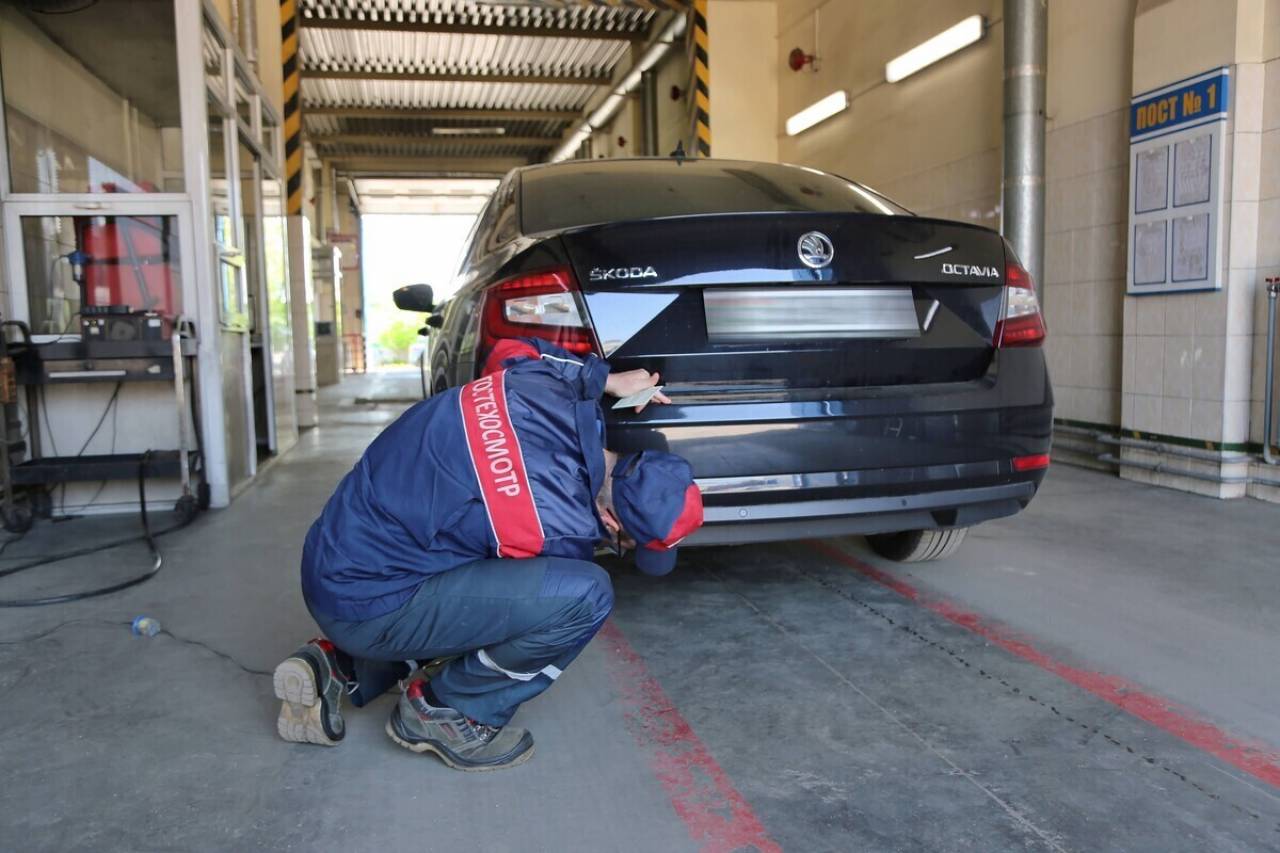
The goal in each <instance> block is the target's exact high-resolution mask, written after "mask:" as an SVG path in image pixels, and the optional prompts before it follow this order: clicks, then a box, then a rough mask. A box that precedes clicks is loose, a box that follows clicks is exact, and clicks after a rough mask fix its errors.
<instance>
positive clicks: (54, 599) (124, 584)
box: [0, 451, 196, 607]
mask: <svg viewBox="0 0 1280 853" xmlns="http://www.w3.org/2000/svg"><path fill="white" fill-rule="evenodd" d="M150 461H151V451H147V452H145V453H143V454H142V458H141V459H140V460H139V461H138V504H139V506H140V508H141V516H142V533H141V534H140V535H138V536H132V537H129V538H127V539H118V540H115V541H113V542H104V543H102V544H101V545H94V546H91V547H87V548H78V549H76V550H74V551H67V552H64V553H62V554H54V555H53V556H51V557H44V558H41V559H39V560H32V561H31V562H28V563H23V564H21V565H18V566H11V567H10V568H7V569H4V570H2V571H0V577H7V576H9V575H15V574H17V573H19V572H24V571H26V570H28V569H34V568H35V567H37V566H44V565H48V564H49V563H56V562H60V561H62V560H69V559H71V558H72V557H81V556H86V555H88V554H96V553H98V552H100V551H106V550H108V549H110V548H116V547H118V546H120V545H126V544H129V543H131V542H138V541H145V542H146V543H147V547H148V548H149V549H150V550H151V555H152V557H153V558H154V562H153V563H152V565H151V568H150V569H148V570H147V571H145V572H143V573H142V574H140V575H136V576H134V577H132V578H128V579H127V580H123V581H120V582H118V583H114V584H111V585H109V586H103V587H97V588H95V589H87V590H83V591H80V592H70V593H66V594H63V595H50V596H44V597H42V598H6V599H0V607H44V606H46V605H49V604H66V603H67V602H71V601H83V600H84V599H86V598H96V597H98V596H100V595H108V594H110V593H113V592H120V591H121V590H124V589H129V588H130V587H134V586H137V585H138V584H140V583H144V582H146V581H149V580H151V578H153V577H155V576H156V574H157V573H158V572H159V571H160V569H161V567H162V566H163V565H164V557H163V556H162V555H161V553H160V546H159V545H158V544H156V536H163V535H164V534H166V533H172V532H174V531H175V530H180V529H182V528H183V527H186V526H187V525H188V524H190V523H191V522H192V521H193V520H194V519H195V516H196V513H195V509H194V507H193V506H186V507H184V517H183V519H182V521H180V522H178V523H177V524H175V525H173V526H172V527H168V528H166V529H164V530H162V531H160V532H159V533H152V531H151V522H150V519H149V518H148V517H147V486H146V473H147V463H148V462H150ZM183 500H184V501H188V502H189V501H190V498H189V497H185V496H184V498H183Z"/></svg>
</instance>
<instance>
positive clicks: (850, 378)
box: [562, 213, 1005, 397]
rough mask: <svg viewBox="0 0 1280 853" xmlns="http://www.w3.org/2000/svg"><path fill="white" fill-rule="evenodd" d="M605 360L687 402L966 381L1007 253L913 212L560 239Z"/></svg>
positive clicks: (588, 232)
mask: <svg viewBox="0 0 1280 853" xmlns="http://www.w3.org/2000/svg"><path fill="white" fill-rule="evenodd" d="M562 240H563V241H564V245H565V247H566V250H567V253H568V255H569V258H570V259H571V262H572V264H573V267H574V273H575V276H576V278H577V280H578V282H579V284H580V286H581V288H582V291H583V296H584V299H585V301H586V304H587V308H588V312H589V313H590V315H591V321H592V324H593V326H594V328H595V331H596V336H597V338H598V340H599V341H600V344H601V347H602V349H603V350H604V354H605V355H606V356H607V357H608V358H609V359H610V362H611V363H612V364H613V365H614V367H615V369H629V368H631V367H641V366H642V367H645V368H647V369H649V370H656V371H658V372H660V373H662V374H663V377H664V381H665V382H667V383H668V388H669V390H670V391H671V392H672V393H675V394H679V395H682V396H684V395H687V396H690V397H698V396H711V397H717V396H722V395H734V396H741V395H746V396H759V395H764V396H776V395H778V394H784V395H785V394H787V393H792V392H795V391H798V390H803V389H828V390H835V389H840V388H866V387H878V386H904V385H918V384H925V383H939V382H962V381H969V380H973V379H977V378H979V377H981V376H983V375H984V374H985V373H986V372H987V370H988V369H989V367H990V366H991V362H992V357H993V354H994V348H993V346H992V333H993V330H994V327H995V324H996V321H997V320H998V318H999V316H1000V311H1001V304H1002V298H1003V290H1004V287H1003V286H1004V276H1005V272H1004V271H1005V251H1004V243H1003V240H1002V239H1001V238H1000V236H999V235H998V234H996V233H994V232H992V231H989V230H987V229H985V228H979V227H976V226H970V225H965V224H962V223H955V222H945V221H940V220H933V219H925V218H920V217H910V216H882V215H874V214H861V213H851V214H842V213H778V214H734V215H719V216H697V217H677V218H668V219H661V220H650V221H644V222H634V223H614V224H609V225H602V226H595V227H590V228H583V229H579V230H576V231H572V232H569V233H566V234H565V235H563V236H562Z"/></svg>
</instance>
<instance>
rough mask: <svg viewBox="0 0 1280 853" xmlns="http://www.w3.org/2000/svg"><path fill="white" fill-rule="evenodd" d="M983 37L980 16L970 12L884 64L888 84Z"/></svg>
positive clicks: (908, 75)
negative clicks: (965, 16) (954, 23)
mask: <svg viewBox="0 0 1280 853" xmlns="http://www.w3.org/2000/svg"><path fill="white" fill-rule="evenodd" d="M980 38H982V16H981V15H970V16H969V17H967V18H965V19H964V20H963V21H961V22H960V23H958V24H956V25H955V26H954V27H951V28H950V29H948V30H943V31H942V32H940V33H938V34H937V35H936V36H934V37H933V38H931V39H929V40H928V41H927V42H925V43H924V44H918V45H916V46H915V47H913V48H911V50H908V51H907V52H906V53H904V54H902V56H899V57H898V58H897V59H893V60H890V61H889V62H887V63H885V66H884V79H886V80H888V81H889V82H890V83H897V82H898V81H899V80H901V79H903V78H905V77H910V76H911V75H912V74H915V73H916V72H917V71H919V70H920V69H921V68H926V67H928V66H930V65H932V64H933V63H935V62H937V61H938V60H939V59H942V58H943V57H946V56H950V55H951V54H953V53H955V52H956V51H957V50H960V49H961V48H965V47H968V46H969V45H971V44H973V43H974V42H975V41H977V40H978V39H980Z"/></svg>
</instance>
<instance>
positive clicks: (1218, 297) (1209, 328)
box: [1182, 290, 1228, 336]
mask: <svg viewBox="0 0 1280 853" xmlns="http://www.w3.org/2000/svg"><path fill="white" fill-rule="evenodd" d="M1182 298H1184V299H1190V300H1192V301H1193V302H1194V303H1195V306H1196V335H1198V336H1203V335H1223V334H1226V331H1227V307H1228V305H1227V293H1226V292H1225V291H1222V290H1214V291H1210V292H1208V293H1193V294H1189V295H1186V296H1184V297H1182Z"/></svg>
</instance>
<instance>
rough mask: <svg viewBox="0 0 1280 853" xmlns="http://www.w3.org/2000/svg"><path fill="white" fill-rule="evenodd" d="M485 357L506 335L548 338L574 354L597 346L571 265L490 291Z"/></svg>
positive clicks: (484, 317)
mask: <svg viewBox="0 0 1280 853" xmlns="http://www.w3.org/2000/svg"><path fill="white" fill-rule="evenodd" d="M480 338H481V342H482V346H483V353H482V354H481V359H483V358H484V356H485V355H487V353H488V352H489V350H491V349H493V345H494V344H496V343H497V342H498V341H500V340H503V339H504V338H542V339H543V340H548V341H551V342H552V343H554V344H556V345H557V346H560V347H563V348H564V349H566V350H568V351H569V352H572V353H577V354H579V355H586V354H587V353H589V352H592V351H594V350H595V349H596V344H595V336H594V335H593V334H592V332H591V326H590V324H589V323H588V322H587V318H586V315H585V311H584V308H583V307H582V299H581V297H580V296H579V294H578V287H577V284H576V283H575V282H574V280H573V274H572V273H571V272H569V270H567V269H557V270H548V271H545V272H536V273H525V274H522V275H518V276H516V277H514V278H509V279H506V280H505V281H500V282H498V283H497V284H495V285H493V286H492V287H491V288H489V291H488V292H487V293H486V294H485V301H484V311H483V312H482V313H481V321H480Z"/></svg>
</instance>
